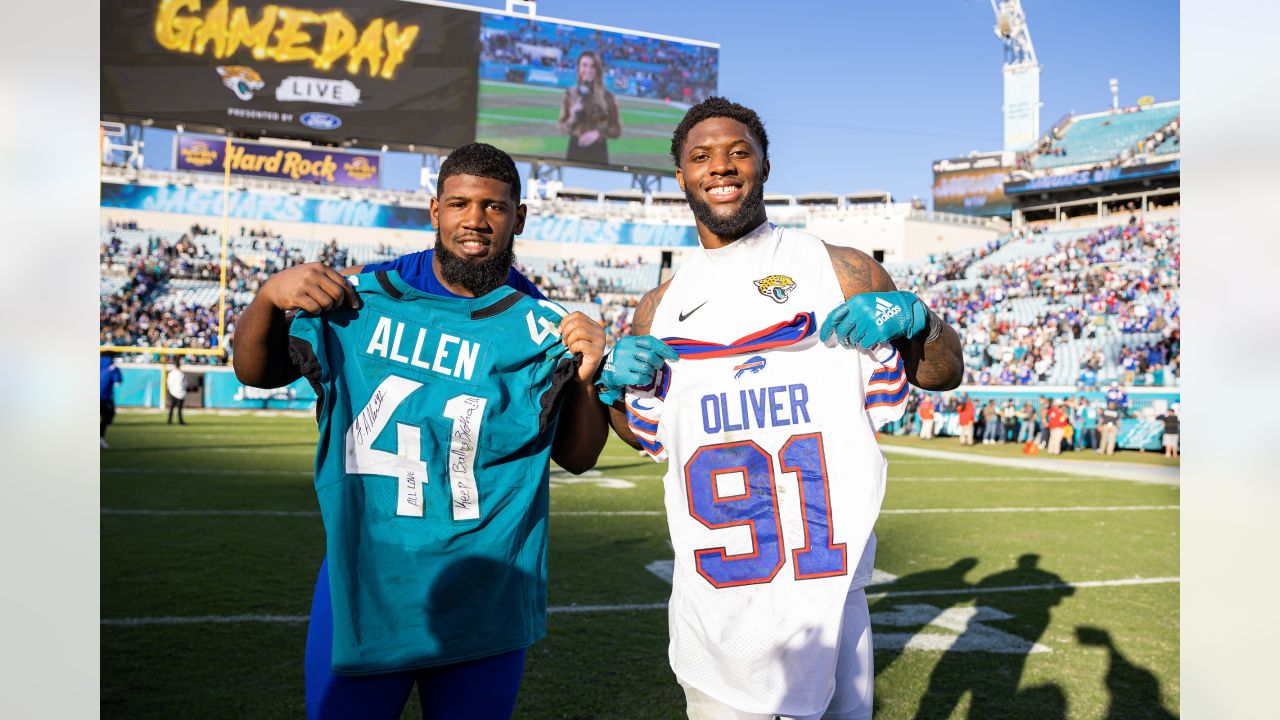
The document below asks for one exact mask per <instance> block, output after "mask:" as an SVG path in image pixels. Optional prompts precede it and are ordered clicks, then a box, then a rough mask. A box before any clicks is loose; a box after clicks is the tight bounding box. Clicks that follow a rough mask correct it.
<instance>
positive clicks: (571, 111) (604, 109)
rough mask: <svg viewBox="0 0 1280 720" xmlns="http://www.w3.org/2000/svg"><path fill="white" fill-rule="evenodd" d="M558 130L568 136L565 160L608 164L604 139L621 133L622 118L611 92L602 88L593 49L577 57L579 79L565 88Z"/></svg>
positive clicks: (601, 67) (599, 62)
mask: <svg viewBox="0 0 1280 720" xmlns="http://www.w3.org/2000/svg"><path fill="white" fill-rule="evenodd" d="M560 132H562V133H567V134H568V135H569V150H568V152H566V153H565V159H566V160H573V161H577V162H586V163H596V164H601V165H604V164H608V162H609V147H608V142H607V141H606V138H617V137H618V136H620V135H622V120H621V118H619V117H618V104H617V103H616V102H615V101H614V99H613V93H611V92H609V91H608V90H606V89H605V87H604V62H603V61H602V60H601V59H600V56H599V55H597V54H596V53H595V52H594V51H592V50H586V51H583V53H582V54H581V55H579V56H578V82H577V83H575V84H574V86H573V87H571V88H567V89H566V90H565V91H564V101H563V102H562V103H560Z"/></svg>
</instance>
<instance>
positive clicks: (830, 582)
mask: <svg viewBox="0 0 1280 720" xmlns="http://www.w3.org/2000/svg"><path fill="white" fill-rule="evenodd" d="M843 301H844V294H843V292H842V291H841V289H840V283H839V281H838V280H837V278H836V275H835V271H834V270H833V268H832V263H831V258H830V256H829V254H828V252H827V249H826V247H825V246H824V244H823V243H822V241H821V240H820V239H818V238H816V237H814V236H812V235H809V234H807V233H803V232H798V231H795V230H791V229H784V228H779V227H776V226H773V225H772V224H770V223H765V224H763V225H762V226H761V227H760V228H758V229H757V230H755V231H753V232H751V233H750V234H748V235H747V236H744V237H743V238H741V239H739V240H738V241H737V242H735V243H733V244H731V245H729V246H727V247H725V248H721V249H717V250H703V251H701V252H697V253H694V254H693V256H692V258H691V259H690V260H688V261H687V262H686V263H685V264H684V265H683V266H682V267H681V268H680V269H679V270H678V271H677V272H676V274H675V276H674V277H673V278H672V279H671V282H670V284H669V286H668V287H667V290H666V293H665V295H664V296H663V298H662V301H661V303H660V304H659V305H658V307H657V309H656V311H655V315H654V319H653V324H652V327H651V329H650V334H652V335H654V336H656V337H658V338H661V339H664V340H666V341H667V342H668V343H669V344H671V345H672V347H673V348H674V349H676V350H677V352H679V353H680V354H681V358H680V359H679V360H677V361H674V362H673V363H671V364H670V365H669V366H668V367H667V368H666V369H665V370H664V371H663V372H662V373H660V377H659V379H658V380H657V382H656V383H655V385H654V386H651V387H649V388H644V389H632V390H631V391H630V392H629V393H628V395H627V398H626V403H627V409H628V419H629V421H630V424H631V428H632V430H633V432H634V433H635V434H636V436H637V438H639V439H640V440H641V442H642V444H643V445H644V447H645V449H646V450H647V451H648V452H649V453H650V455H652V456H654V458H655V459H658V460H663V459H665V460H668V467H667V473H666V475H665V477H664V479H663V482H664V502H665V505H666V512H667V520H668V524H669V527H670V531H671V541H672V545H673V547H674V550H675V572H674V578H673V587H672V594H671V603H670V610H669V623H670V635H671V645H670V650H669V654H670V660H671V667H672V669H673V670H674V672H675V674H676V676H677V677H679V678H680V680H681V681H682V682H684V683H685V684H687V685H691V686H693V687H695V688H697V689H699V690H701V691H702V692H704V693H706V694H707V695H710V696H711V697H713V698H715V699H716V700H718V701H720V702H722V703H724V704H726V705H729V706H730V707H733V708H735V709H738V710H741V711H745V712H752V713H778V714H784V715H807V714H813V713H818V712H821V711H823V710H824V709H825V708H826V705H827V703H828V702H830V699H831V696H832V692H833V690H834V676H835V664H836V654H837V648H838V647H839V640H840V625H841V619H842V615H843V608H844V602H845V596H846V595H847V594H848V592H849V591H850V588H851V587H860V586H862V585H865V584H866V583H867V582H868V581H869V579H870V574H871V564H872V562H873V560H874V555H875V550H874V547H875V546H874V536H872V533H871V529H872V526H873V525H874V524H875V520H876V516H877V514H878V513H879V510H880V503H881V499H882V498H883V495H884V484H885V474H886V464H885V460H884V455H883V454H881V452H880V449H879V447H878V446H877V444H876V440H875V430H876V427H877V426H878V425H879V424H880V423H882V422H887V421H888V420H892V419H896V418H897V417H900V416H901V415H902V410H903V407H904V405H905V400H906V394H907V391H908V388H907V385H906V379H905V375H904V372H903V368H902V361H901V358H900V357H899V356H898V353H897V352H896V351H895V350H893V349H892V348H891V347H890V346H887V345H886V346H882V347H881V348H878V349H877V353H876V354H875V357H873V355H872V353H865V352H859V351H856V350H850V349H847V348H844V347H841V346H839V345H837V344H835V343H834V342H831V343H829V344H823V343H821V342H819V341H818V336H817V328H818V324H819V323H820V322H821V321H822V320H823V319H824V318H825V317H826V315H827V314H828V313H829V312H831V311H832V310H833V309H835V308H836V307H837V305H839V304H840V303H841V302H843ZM876 357H879V358H880V360H879V361H877V360H876ZM864 549H865V552H864ZM860 558H862V560H863V562H861V563H860V562H859V559H860ZM855 577H856V580H855ZM855 583H858V584H856V585H855Z"/></svg>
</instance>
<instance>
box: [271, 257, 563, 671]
mask: <svg viewBox="0 0 1280 720" xmlns="http://www.w3.org/2000/svg"><path fill="white" fill-rule="evenodd" d="M350 280H351V282H352V284H353V285H355V287H356V290H357V292H359V293H360V299H361V301H362V302H363V305H362V306H361V308H360V309H359V310H353V309H351V308H350V307H343V308H339V309H337V310H334V311H331V312H327V313H323V314H320V315H310V314H306V313H303V314H300V315H299V316H297V317H296V318H294V320H293V323H292V326H291V328H290V336H291V337H290V353H291V355H292V357H293V360H294V363H295V364H296V365H297V366H298V368H299V369H300V370H301V372H302V373H303V375H304V376H305V377H306V378H307V379H308V380H309V381H310V382H311V384H312V386H313V387H314V388H315V390H316V394H317V395H318V396H319V399H318V400H317V404H316V416H317V422H318V424H319V426H320V427H319V429H320V437H319V441H318V445H317V451H316V469H315V488H316V496H317V498H318V500H319V503H320V511H321V515H322V516H323V519H324V526H325V532H326V535H327V539H326V545H327V549H328V562H329V585H330V592H331V596H332V602H333V655H332V657H333V669H334V671H336V672H342V673H349V674H371V673H382V672H390V671H394V670H406V669H412V668H421V667H429V666H433V665H442V664H448V663H455V662H460V661H464V660H470V659H473V658H479V657H484V656H488V655H494V654H497V653H500V652H505V651H507V650H512V649H517V648H522V647H527V646H528V645H530V644H532V643H533V642H535V641H537V640H539V639H540V638H542V637H543V636H544V635H545V634H546V629H545V627H546V592H547V506H548V475H549V464H548V459H549V456H550V452H551V442H552V438H553V436H554V433H555V425H556V414H557V413H556V410H557V407H556V401H557V397H558V395H559V391H560V389H561V388H562V387H563V386H564V383H565V382H566V381H568V380H569V379H571V378H572V377H573V376H574V374H575V373H576V363H575V361H574V359H573V357H572V356H570V355H568V351H567V349H566V348H565V347H564V346H563V345H562V344H561V343H560V335H559V328H558V326H559V321H560V318H561V317H562V316H563V315H564V314H565V311H564V310H563V309H562V308H561V307H559V306H558V305H556V304H554V303H552V302H549V301H546V300H534V299H532V298H530V297H529V296H527V295H525V294H523V293H520V292H517V291H515V290H513V289H511V288H509V287H505V286H504V287H501V288H498V289H497V290H494V291H493V292H491V293H489V294H487V295H485V296H483V297H479V298H474V299H471V298H468V299H448V298H441V297H437V296H433V295H429V294H427V293H423V292H421V291H418V290H415V289H414V288H412V287H410V286H409V285H408V284H406V283H405V282H404V281H403V280H402V279H401V278H400V277H399V275H398V274H396V273H395V272H382V271H378V272H373V273H364V274H361V275H357V276H353V277H352V278H350Z"/></svg>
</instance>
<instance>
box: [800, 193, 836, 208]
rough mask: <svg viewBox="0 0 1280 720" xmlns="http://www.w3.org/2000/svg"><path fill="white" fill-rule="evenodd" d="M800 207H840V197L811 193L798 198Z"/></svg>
mask: <svg viewBox="0 0 1280 720" xmlns="http://www.w3.org/2000/svg"><path fill="white" fill-rule="evenodd" d="M796 204H798V205H839V204H840V196H839V195H836V194H835V193H830V192H811V193H803V194H801V195H797V196H796Z"/></svg>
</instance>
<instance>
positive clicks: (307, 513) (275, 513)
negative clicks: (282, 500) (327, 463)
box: [102, 508, 320, 517]
mask: <svg viewBox="0 0 1280 720" xmlns="http://www.w3.org/2000/svg"><path fill="white" fill-rule="evenodd" d="M102 514H103V515H154V516H159V517H177V516H184V515H202V516H208V517H240V516H244V517H252V516H259V517H320V513H319V512H318V511H313V510H138V509H123V508H102Z"/></svg>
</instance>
